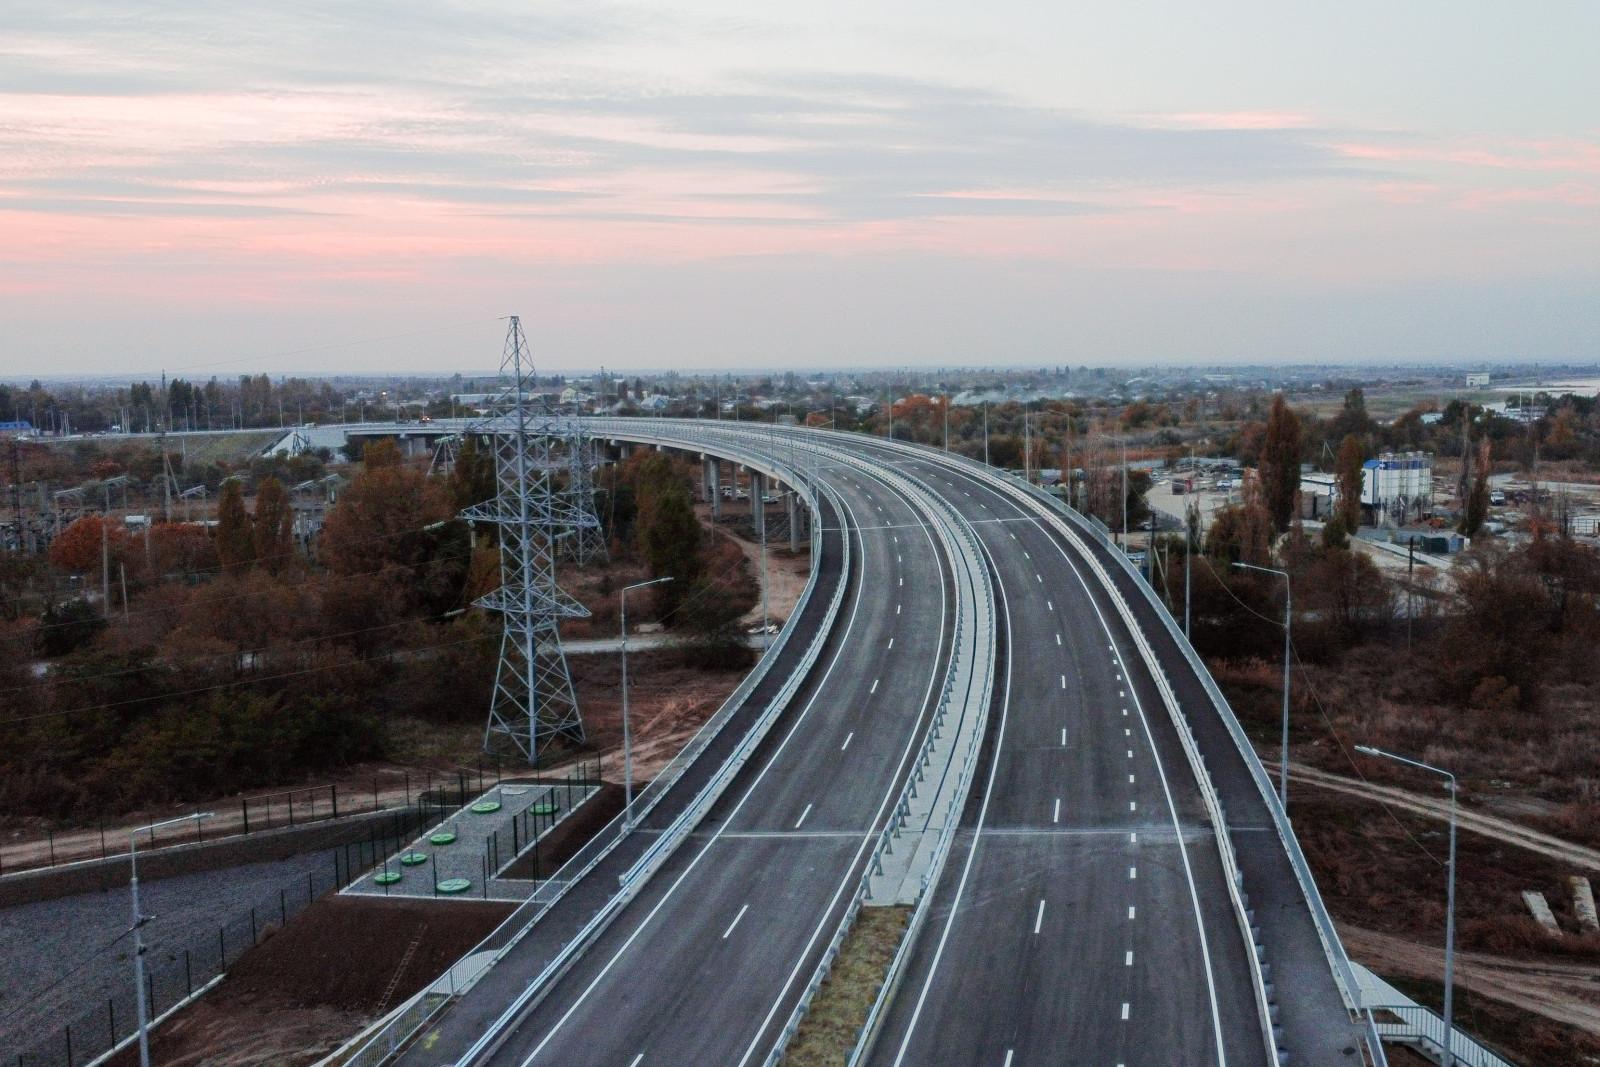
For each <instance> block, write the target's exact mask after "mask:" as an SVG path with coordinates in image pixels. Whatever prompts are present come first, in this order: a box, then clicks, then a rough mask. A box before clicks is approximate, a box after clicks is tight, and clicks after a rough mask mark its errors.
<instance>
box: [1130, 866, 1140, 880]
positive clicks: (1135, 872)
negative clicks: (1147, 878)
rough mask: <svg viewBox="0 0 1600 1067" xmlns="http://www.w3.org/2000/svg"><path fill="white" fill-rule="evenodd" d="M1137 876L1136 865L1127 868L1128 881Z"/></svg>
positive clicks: (1137, 869)
mask: <svg viewBox="0 0 1600 1067" xmlns="http://www.w3.org/2000/svg"><path fill="white" fill-rule="evenodd" d="M1138 877H1139V868H1137V867H1129V868H1128V881H1130V882H1131V881H1133V880H1134V879H1135V878H1138Z"/></svg>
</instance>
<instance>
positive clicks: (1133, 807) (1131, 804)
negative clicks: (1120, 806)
mask: <svg viewBox="0 0 1600 1067" xmlns="http://www.w3.org/2000/svg"><path fill="white" fill-rule="evenodd" d="M1128 810H1129V811H1138V810H1139V802H1138V801H1137V800H1130V801H1128Z"/></svg>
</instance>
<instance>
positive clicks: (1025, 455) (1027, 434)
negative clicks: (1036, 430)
mask: <svg viewBox="0 0 1600 1067" xmlns="http://www.w3.org/2000/svg"><path fill="white" fill-rule="evenodd" d="M1022 480H1023V481H1025V482H1027V483H1028V484H1029V485H1032V484H1033V435H1032V432H1031V431H1030V429H1029V425H1028V405H1027V404H1026V403H1024V404H1023V405H1022Z"/></svg>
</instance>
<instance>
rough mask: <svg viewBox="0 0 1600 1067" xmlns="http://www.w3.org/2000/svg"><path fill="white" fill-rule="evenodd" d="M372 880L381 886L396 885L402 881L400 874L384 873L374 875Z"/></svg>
mask: <svg viewBox="0 0 1600 1067" xmlns="http://www.w3.org/2000/svg"><path fill="white" fill-rule="evenodd" d="M372 880H373V881H374V882H376V883H378V884H379V885H394V884H395V883H396V882H398V881H399V880H400V872H399V871H384V872H383V873H382V874H375V875H373V876H372Z"/></svg>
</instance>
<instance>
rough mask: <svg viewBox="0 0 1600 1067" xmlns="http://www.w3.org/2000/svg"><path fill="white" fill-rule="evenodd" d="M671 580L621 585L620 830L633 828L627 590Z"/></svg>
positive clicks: (668, 577) (662, 578)
mask: <svg viewBox="0 0 1600 1067" xmlns="http://www.w3.org/2000/svg"><path fill="white" fill-rule="evenodd" d="M670 581H672V575H670V574H668V575H665V576H663V577H660V578H652V579H650V580H649V581H648V582H635V583H634V584H632V585H625V586H623V587H622V832H623V833H627V832H628V831H629V830H631V829H632V828H633V734H632V732H631V730H630V728H629V725H628V590H630V589H643V588H645V587H646V586H651V585H660V584H662V583H663V582H670Z"/></svg>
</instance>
